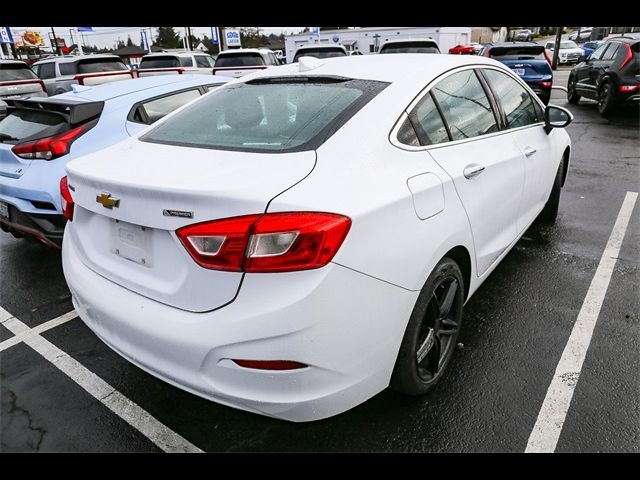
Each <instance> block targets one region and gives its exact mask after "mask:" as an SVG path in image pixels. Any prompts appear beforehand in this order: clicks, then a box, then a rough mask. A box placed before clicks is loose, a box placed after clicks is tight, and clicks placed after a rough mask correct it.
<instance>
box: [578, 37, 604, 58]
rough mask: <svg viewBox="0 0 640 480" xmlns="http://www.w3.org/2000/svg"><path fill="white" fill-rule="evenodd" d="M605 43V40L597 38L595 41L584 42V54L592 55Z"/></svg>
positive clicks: (586, 55)
mask: <svg viewBox="0 0 640 480" xmlns="http://www.w3.org/2000/svg"><path fill="white" fill-rule="evenodd" d="M603 43H604V40H596V41H594V42H585V43H583V44H582V50H584V56H585V57H588V56H589V55H591V54H592V53H593V52H595V51H596V49H597V48H598V47H599V46H600V45H602V44H603Z"/></svg>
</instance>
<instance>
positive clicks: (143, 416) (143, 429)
mask: <svg viewBox="0 0 640 480" xmlns="http://www.w3.org/2000/svg"><path fill="white" fill-rule="evenodd" d="M69 313H71V312H69ZM0 321H1V322H2V325H4V326H5V327H7V328H8V329H9V330H11V332H12V333H13V334H14V335H16V336H18V335H21V336H22V337H23V339H24V340H23V341H24V343H25V344H26V345H28V346H30V347H31V348H33V349H34V350H35V351H36V352H38V353H39V354H40V355H42V356H43V357H44V358H45V359H46V360H48V361H49V362H51V363H52V364H53V365H54V366H55V367H56V368H58V369H59V370H60V371H61V372H63V373H64V374H66V375H67V376H68V377H69V378H71V380H73V381H74V382H75V383H77V384H78V385H79V386H80V387H82V388H83V389H84V390H86V391H87V392H88V393H89V394H90V395H91V396H93V397H94V398H95V399H97V400H98V401H99V402H100V403H102V404H103V405H105V406H106V407H107V408H108V409H109V410H111V411H112V412H113V413H115V414H116V415H118V416H119V417H120V418H122V419H123V420H124V421H125V422H127V423H128V424H129V425H131V426H132V427H133V428H135V429H136V430H138V431H139V432H140V433H142V434H143V435H144V436H145V437H147V438H148V439H149V440H151V441H152V442H153V443H154V444H156V445H157V446H158V447H159V448H161V449H162V450H164V451H165V452H180V453H202V450H200V449H199V448H198V447H196V446H195V445H193V444H192V443H190V442H189V441H187V440H186V439H185V438H183V437H182V436H180V435H179V434H177V433H176V432H174V431H173V430H171V429H170V428H168V427H167V426H166V425H164V424H163V423H161V422H159V421H158V420H157V419H156V418H155V417H153V416H152V415H150V414H149V413H148V412H147V411H146V410H144V409H143V408H141V407H140V406H138V405H137V404H136V403H134V402H133V401H131V400H129V399H128V398H127V397H125V396H124V395H122V394H121V393H120V392H118V391H117V390H116V389H115V388H113V387H112V386H111V385H109V384H108V383H107V382H105V381H104V380H102V379H101V378H100V377H98V376H97V375H96V374H94V373H93V372H91V371H90V370H89V369H87V368H86V367H85V366H83V365H82V364H81V363H80V362H78V361H77V360H75V359H73V358H71V357H70V356H69V355H68V354H66V353H65V352H63V351H62V350H60V349H59V348H58V347H56V346H55V345H54V344H52V343H51V342H49V341H48V340H47V339H45V338H44V337H41V336H40V335H38V334H37V333H34V334H31V330H32V329H29V327H28V326H27V325H25V324H24V323H22V322H21V321H20V320H18V319H17V318H15V317H13V316H12V315H11V314H10V313H8V312H7V311H6V310H4V309H3V308H2V307H0Z"/></svg>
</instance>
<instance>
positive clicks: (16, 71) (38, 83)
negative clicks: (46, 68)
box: [0, 60, 47, 119]
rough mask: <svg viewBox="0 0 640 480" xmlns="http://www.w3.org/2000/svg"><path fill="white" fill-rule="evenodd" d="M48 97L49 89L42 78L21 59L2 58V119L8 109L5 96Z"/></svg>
mask: <svg viewBox="0 0 640 480" xmlns="http://www.w3.org/2000/svg"><path fill="white" fill-rule="evenodd" d="M22 95H26V96H30V97H46V96H47V91H46V88H45V86H44V83H43V82H42V80H40V79H39V78H38V77H37V76H36V74H35V73H33V72H32V71H31V69H30V68H29V67H28V66H27V64H26V63H25V62H21V61H19V60H0V119H2V118H4V116H5V115H6V111H7V104H6V103H5V102H4V101H3V99H5V98H12V97H18V96H22Z"/></svg>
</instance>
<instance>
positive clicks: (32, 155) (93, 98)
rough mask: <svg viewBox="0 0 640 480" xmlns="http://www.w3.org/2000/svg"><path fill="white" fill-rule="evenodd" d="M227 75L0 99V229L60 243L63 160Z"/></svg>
mask: <svg viewBox="0 0 640 480" xmlns="http://www.w3.org/2000/svg"><path fill="white" fill-rule="evenodd" d="M229 80H231V79H230V78H226V77H222V76H218V75H180V76H178V75H162V76H155V77H147V78H139V79H133V80H123V81H120V82H113V83H108V84H103V85H98V86H95V87H84V86H79V85H77V86H74V87H73V89H74V90H73V91H72V92H67V93H64V94H61V95H56V96H53V97H48V98H34V97H32V98H29V97H26V98H16V99H11V100H6V102H7V104H8V105H9V110H8V115H7V117H5V118H4V119H3V120H2V121H0V228H2V230H4V231H5V232H9V233H11V234H13V235H14V236H15V237H22V236H24V235H25V234H26V235H31V236H33V237H36V238H37V239H39V240H40V241H42V242H43V243H45V244H47V245H49V246H51V247H54V248H59V247H60V246H61V244H62V235H63V233H64V226H65V223H66V219H65V218H64V216H63V214H62V206H61V199H60V181H61V179H62V177H64V175H65V166H66V164H67V162H69V160H71V159H73V158H77V157H79V156H82V155H86V154H88V153H90V152H94V151H96V150H100V149H102V148H105V147H107V146H109V145H113V144H115V143H117V142H119V141H121V140H124V139H125V138H127V137H129V136H132V135H134V134H136V133H138V132H140V131H141V130H143V129H145V128H146V127H147V126H148V125H151V124H152V123H154V122H155V121H157V120H159V119H161V118H162V117H164V116H165V115H167V114H168V113H170V112H172V111H174V110H175V109H177V108H179V107H181V106H183V105H185V104H186V103H188V102H190V101H191V100H194V99H196V98H199V97H200V96H201V95H204V94H205V93H207V92H208V91H209V90H211V89H213V88H216V87H218V86H220V85H221V84H223V83H226V82H227V81H229Z"/></svg>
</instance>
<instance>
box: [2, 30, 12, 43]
mask: <svg viewBox="0 0 640 480" xmlns="http://www.w3.org/2000/svg"><path fill="white" fill-rule="evenodd" d="M0 43H13V35H11V29H10V28H9V27H0Z"/></svg>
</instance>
